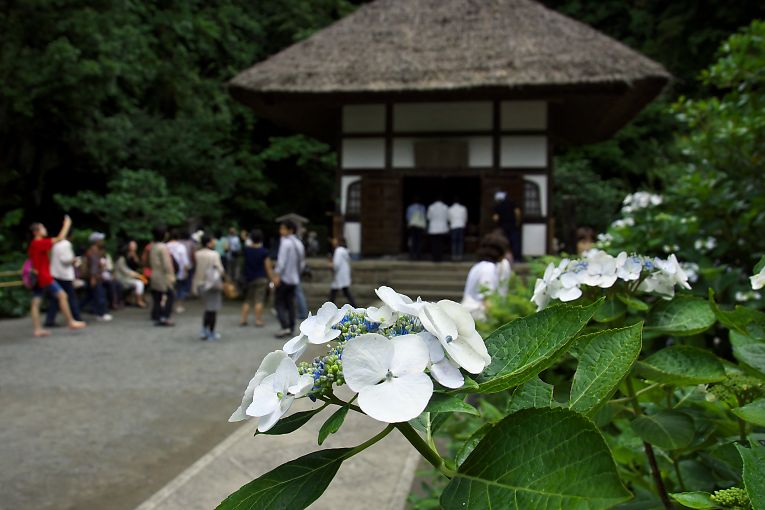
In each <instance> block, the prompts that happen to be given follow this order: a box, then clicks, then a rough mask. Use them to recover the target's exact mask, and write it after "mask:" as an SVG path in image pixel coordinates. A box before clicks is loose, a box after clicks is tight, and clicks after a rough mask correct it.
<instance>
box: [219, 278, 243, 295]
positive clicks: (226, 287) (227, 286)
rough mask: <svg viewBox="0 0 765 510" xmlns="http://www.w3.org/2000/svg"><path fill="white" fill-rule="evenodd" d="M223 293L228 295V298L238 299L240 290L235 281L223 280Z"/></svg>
mask: <svg viewBox="0 0 765 510" xmlns="http://www.w3.org/2000/svg"><path fill="white" fill-rule="evenodd" d="M223 295H224V296H226V299H237V298H238V297H239V291H238V290H237V288H236V285H235V284H234V283H233V282H231V281H229V280H226V281H224V282H223Z"/></svg>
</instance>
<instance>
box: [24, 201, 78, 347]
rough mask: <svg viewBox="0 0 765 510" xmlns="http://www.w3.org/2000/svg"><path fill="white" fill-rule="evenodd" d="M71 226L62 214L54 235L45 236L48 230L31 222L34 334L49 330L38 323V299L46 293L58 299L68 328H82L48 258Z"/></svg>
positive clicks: (64, 237) (40, 299)
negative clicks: (35, 275)
mask: <svg viewBox="0 0 765 510" xmlns="http://www.w3.org/2000/svg"><path fill="white" fill-rule="evenodd" d="M71 226H72V220H71V218H69V216H64V225H63V226H62V227H61V232H59V233H58V235H57V236H56V237H47V235H48V231H47V230H46V229H45V225H43V224H42V223H33V224H32V226H31V227H30V230H31V231H32V236H33V239H32V242H30V243H29V250H28V253H29V260H31V261H32V269H34V271H35V272H36V273H37V285H35V287H34V289H32V311H31V313H32V324H33V326H34V333H35V336H48V335H49V334H50V332H49V331H47V330H45V329H43V328H42V324H41V323H40V301H42V298H43V297H44V296H45V295H46V294H48V295H50V296H52V297H55V298H56V299H57V300H58V306H59V309H60V310H61V312H63V314H64V317H66V320H67V322H68V323H69V328H70V329H82V328H84V327H85V323H84V322H82V321H77V320H74V317H72V312H71V310H70V309H69V300H68V298H67V295H66V292H64V290H63V289H62V288H61V286H60V285H59V284H58V283H57V282H56V280H54V279H53V276H51V274H50V258H49V256H48V255H49V253H50V249H51V248H52V247H53V245H54V244H56V243H57V242H59V241H61V240H62V239H66V236H67V234H69V229H70V228H71Z"/></svg>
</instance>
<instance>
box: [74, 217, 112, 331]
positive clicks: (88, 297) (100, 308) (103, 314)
mask: <svg viewBox="0 0 765 510" xmlns="http://www.w3.org/2000/svg"><path fill="white" fill-rule="evenodd" d="M104 239H106V235H105V234H103V233H102V232H92V233H91V234H90V236H88V242H89V243H90V246H89V247H88V249H87V250H86V251H85V260H84V262H83V268H84V275H83V276H84V278H83V279H84V280H85V281H86V282H87V286H88V289H87V293H86V294H85V299H84V300H83V301H82V302H81V303H80V309H82V310H83V311H84V310H85V309H86V308H87V307H88V305H90V304H91V303H92V308H91V309H92V311H93V313H94V314H95V315H96V320H97V321H100V322H109V321H111V320H112V316H111V315H110V314H109V313H108V308H107V306H108V303H107V300H106V298H107V296H106V287H105V286H104V270H105V267H106V260H105V258H104Z"/></svg>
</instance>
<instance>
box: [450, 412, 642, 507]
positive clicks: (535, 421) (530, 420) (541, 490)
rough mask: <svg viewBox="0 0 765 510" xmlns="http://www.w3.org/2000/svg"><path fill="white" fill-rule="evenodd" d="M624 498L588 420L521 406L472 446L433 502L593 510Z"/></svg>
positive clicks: (611, 464) (599, 438)
mask: <svg viewBox="0 0 765 510" xmlns="http://www.w3.org/2000/svg"><path fill="white" fill-rule="evenodd" d="M572 473H573V474H575V480H574V479H572V478H571V477H572ZM629 498H630V494H629V492H627V490H626V489H625V488H624V485H622V482H621V481H620V480H619V476H618V474H617V472H616V466H615V465H614V460H613V458H612V457H611V453H610V451H609V449H608V446H606V443H605V441H604V440H603V437H602V436H601V435H600V432H598V430H597V429H596V428H595V426H594V425H593V424H592V422H590V421H589V420H587V419H586V418H584V417H583V416H582V415H580V414H578V413H575V412H573V411H569V410H567V409H524V410H522V411H519V412H517V413H515V414H512V415H510V416H508V417H507V418H505V419H504V420H502V421H501V422H500V423H499V424H497V425H495V426H494V428H492V429H491V430H490V431H489V432H488V434H486V437H484V438H483V440H482V441H481V442H480V443H478V446H476V448H475V450H473V452H472V453H471V454H470V455H469V456H468V458H467V459H466V460H465V462H464V463H463V464H462V465H461V466H460V467H459V470H458V472H457V474H456V475H455V476H454V477H453V478H452V479H451V481H450V482H449V485H447V486H446V489H444V491H443V494H442V495H441V505H442V507H443V508H444V509H445V510H464V509H466V508H469V509H470V510H483V509H490V508H494V509H498V508H501V509H503V510H504V509H514V510H527V509H529V508H551V509H552V508H559V509H563V508H587V509H588V510H599V509H605V508H611V507H613V506H614V505H616V504H617V503H620V502H622V501H625V500H627V499H629Z"/></svg>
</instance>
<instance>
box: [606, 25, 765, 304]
mask: <svg viewBox="0 0 765 510" xmlns="http://www.w3.org/2000/svg"><path fill="white" fill-rule="evenodd" d="M764 41H765V22H762V21H754V22H752V24H751V25H750V26H749V27H748V28H747V29H746V30H743V31H741V32H740V33H738V34H736V35H733V36H732V37H730V39H728V41H727V42H725V44H723V45H722V47H721V49H720V52H719V56H718V59H717V60H716V62H715V63H714V64H712V65H711V66H709V67H708V68H707V69H706V70H704V72H703V73H701V84H702V85H703V86H704V87H705V88H708V89H709V90H711V93H710V95H709V96H708V97H705V98H700V99H689V98H685V97H681V98H680V99H679V100H678V101H677V102H676V103H675V105H674V106H673V111H674V113H675V115H676V117H677V119H678V122H679V123H680V125H681V126H682V129H681V130H680V131H679V132H678V135H677V137H676V142H675V144H676V146H677V149H678V153H679V154H678V156H677V157H675V158H673V159H671V160H669V161H668V162H667V163H666V164H663V165H661V167H660V169H659V173H660V174H661V175H662V176H663V177H662V181H663V188H664V190H663V200H662V203H661V204H660V205H655V206H651V207H646V208H642V209H638V210H634V211H631V212H628V213H625V218H624V220H625V221H626V219H627V217H629V218H631V219H630V220H629V221H626V223H625V221H622V222H620V223H618V224H615V226H614V227H613V228H611V230H610V231H609V234H610V236H611V237H612V239H611V241H610V247H611V248H613V249H615V250H622V249H624V250H627V251H634V250H638V249H639V250H640V251H641V252H642V253H647V254H649V255H660V254H662V253H666V252H668V251H674V252H676V253H677V255H678V257H679V258H680V259H685V260H696V261H698V264H699V266H700V267H701V269H700V271H699V275H700V277H701V278H702V281H703V282H704V283H707V284H709V286H712V287H713V288H715V290H716V291H717V292H718V294H720V293H722V292H725V291H727V290H730V291H731V292H730V293H729V294H726V295H727V296H728V299H729V300H732V299H731V298H732V297H733V296H732V295H733V293H734V292H733V291H749V290H750V289H749V288H748V287H749V286H748V283H749V282H748V281H747V280H746V278H745V275H746V276H748V275H749V274H751V269H752V267H753V266H754V265H755V262H756V260H757V259H759V258H760V256H761V255H762V254H763V253H765V238H764V237H763V236H762V235H761V233H762V232H763V229H765V195H763V194H762V193H761V191H760V190H762V189H763V188H765V177H763V161H765V152H763V150H764V149H763V147H765V95H764V94H763V86H762V85H763V80H764V79H763V76H762V72H761V69H762V68H763V66H765V42H764ZM632 223H634V224H632ZM724 265H728V266H731V267H734V268H742V269H743V272H742V271H740V270H734V271H732V272H728V271H726V269H725V266H724ZM721 266H722V267H721ZM702 288H704V289H706V285H703V286H702ZM742 299H743V298H742Z"/></svg>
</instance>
